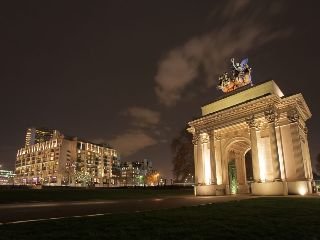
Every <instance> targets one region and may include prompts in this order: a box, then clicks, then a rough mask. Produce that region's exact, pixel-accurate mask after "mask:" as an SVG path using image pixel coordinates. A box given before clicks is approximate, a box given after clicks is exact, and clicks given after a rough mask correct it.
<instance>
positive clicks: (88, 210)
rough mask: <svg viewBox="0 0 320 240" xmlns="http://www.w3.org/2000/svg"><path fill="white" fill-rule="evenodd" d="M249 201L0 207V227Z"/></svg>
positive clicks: (174, 200) (178, 198) (227, 198)
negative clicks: (51, 220) (50, 220)
mask: <svg viewBox="0 0 320 240" xmlns="http://www.w3.org/2000/svg"><path fill="white" fill-rule="evenodd" d="M249 198H253V197H252V196H250V195H234V196H216V197H194V196H190V195H188V196H170V197H162V198H147V199H135V200H114V201H99V200H97V201H81V202H37V203H17V204H0V225H3V224H18V223H23V222H37V221H44V220H49V219H61V218H74V217H90V216H98V215H109V214H118V213H133V212H143V211H152V210H160V209H170V208H178V207H184V206H196V205H204V204H213V203H218V202H227V201H237V200H243V199H249Z"/></svg>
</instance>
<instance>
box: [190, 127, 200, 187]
mask: <svg viewBox="0 0 320 240" xmlns="http://www.w3.org/2000/svg"><path fill="white" fill-rule="evenodd" d="M198 141H199V134H198V133H196V132H194V133H193V138H192V143H193V155H194V183H195V185H197V184H198V182H199V181H198Z"/></svg>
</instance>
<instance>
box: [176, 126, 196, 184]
mask: <svg viewBox="0 0 320 240" xmlns="http://www.w3.org/2000/svg"><path fill="white" fill-rule="evenodd" d="M171 151H172V154H173V159H172V163H173V174H174V176H175V178H176V181H178V182H185V179H188V178H190V175H191V176H192V177H193V176H194V160H193V144H192V134H190V133H189V132H188V131H187V130H186V129H183V130H182V131H181V132H180V134H179V136H177V137H176V138H174V139H173V140H172V142H171ZM193 179H194V178H193Z"/></svg>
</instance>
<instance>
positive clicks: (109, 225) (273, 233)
mask: <svg viewBox="0 0 320 240" xmlns="http://www.w3.org/2000/svg"><path fill="white" fill-rule="evenodd" d="M0 239H21V240H23V239H32V240H34V239H46V240H48V239H77V240H79V239H152V240H154V239H312V240H314V239H320V199H315V198H307V197H306V198H280V197H279V198H259V199H250V200H243V201H234V202H226V203H217V204H212V205H206V206H198V207H186V208H179V209H170V210H161V211H153V212H145V213H135V214H118V215H108V216H99V217H87V218H78V219H77V218H73V219H63V220H51V221H44V222H36V223H23V224H15V225H3V226H0Z"/></svg>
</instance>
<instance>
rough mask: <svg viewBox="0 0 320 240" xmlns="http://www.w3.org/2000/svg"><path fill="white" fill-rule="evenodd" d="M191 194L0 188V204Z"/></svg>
mask: <svg viewBox="0 0 320 240" xmlns="http://www.w3.org/2000/svg"><path fill="white" fill-rule="evenodd" d="M185 194H189V195H192V194H193V188H169V187H167V188H164V187H152V188H104V189H102V188H93V189H86V188H45V189H0V204H1V203H14V202H34V201H44V202H46V201H81V200H115V199H139V198H148V197H164V196H169V195H185Z"/></svg>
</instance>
